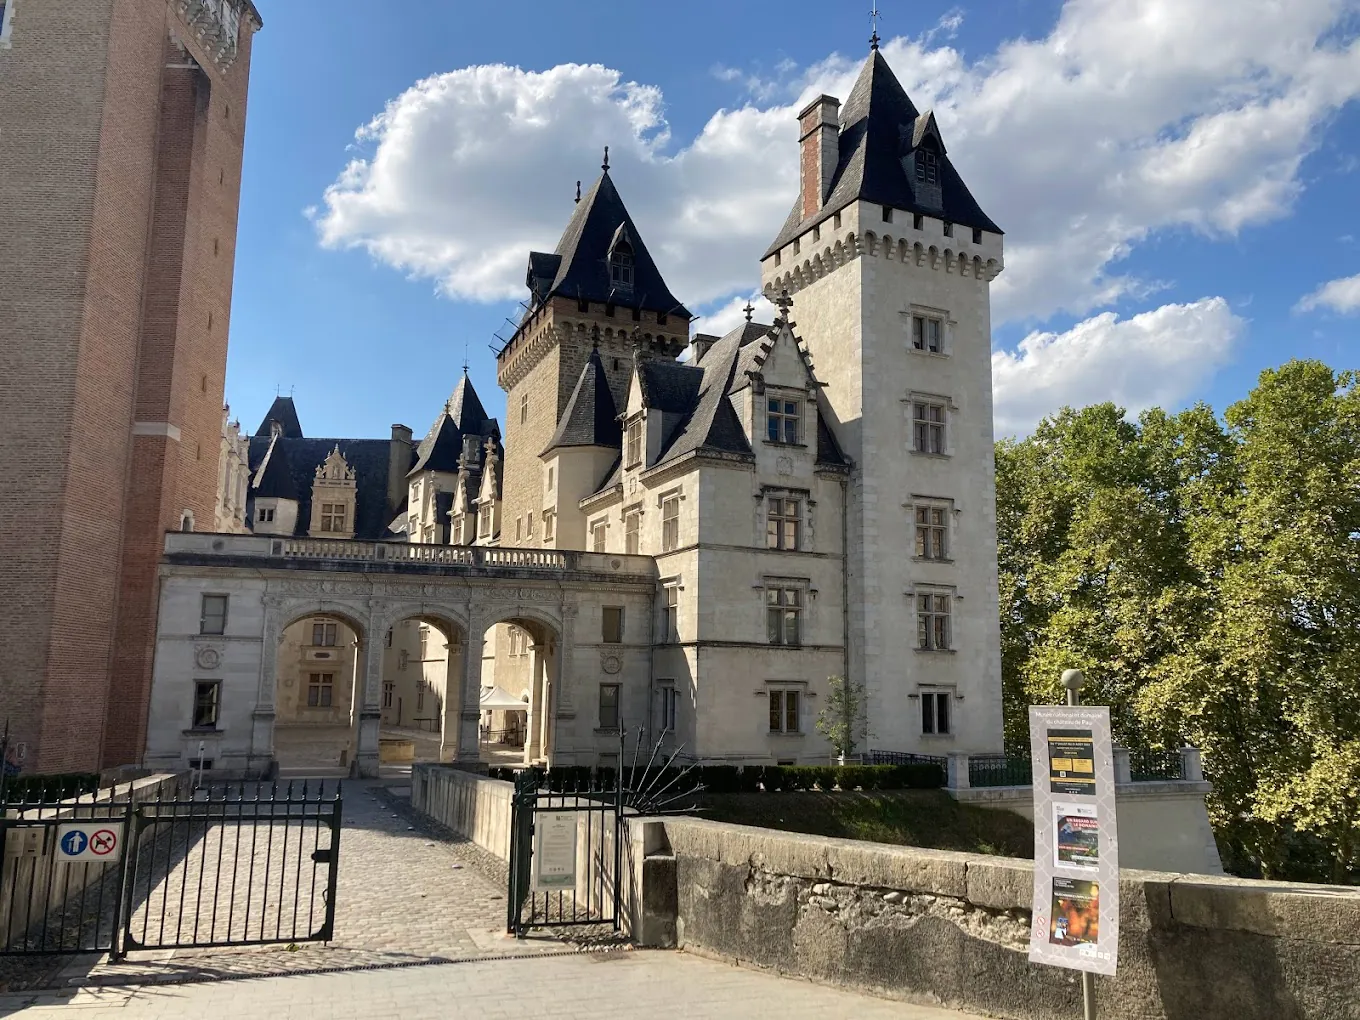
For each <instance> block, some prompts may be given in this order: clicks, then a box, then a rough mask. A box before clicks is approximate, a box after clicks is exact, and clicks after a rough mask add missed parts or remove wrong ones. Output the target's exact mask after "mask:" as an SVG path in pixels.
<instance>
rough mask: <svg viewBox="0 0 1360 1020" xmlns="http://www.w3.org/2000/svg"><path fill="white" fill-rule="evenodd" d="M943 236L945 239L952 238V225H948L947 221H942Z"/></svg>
mask: <svg viewBox="0 0 1360 1020" xmlns="http://www.w3.org/2000/svg"><path fill="white" fill-rule="evenodd" d="M944 236H945V237H953V236H954V224H952V223H950V222H949V221H948V220H945V221H944Z"/></svg>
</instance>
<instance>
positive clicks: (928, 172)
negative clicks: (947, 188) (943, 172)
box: [916, 149, 940, 184]
mask: <svg viewBox="0 0 1360 1020" xmlns="http://www.w3.org/2000/svg"><path fill="white" fill-rule="evenodd" d="M916 179H917V180H918V181H920V182H921V183H922V184H939V183H940V157H939V154H938V153H936V152H935V151H934V150H933V149H918V150H917V151H916Z"/></svg>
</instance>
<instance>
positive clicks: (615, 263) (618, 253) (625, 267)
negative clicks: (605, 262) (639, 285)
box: [609, 241, 633, 290]
mask: <svg viewBox="0 0 1360 1020" xmlns="http://www.w3.org/2000/svg"><path fill="white" fill-rule="evenodd" d="M609 282H610V284H612V285H613V286H615V287H619V288H621V289H624V290H632V289H633V246H632V245H631V244H629V243H628V242H627V241H620V242H619V243H618V244H616V245H615V246H614V250H613V251H612V252H610V253H609Z"/></svg>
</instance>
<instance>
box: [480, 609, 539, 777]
mask: <svg viewBox="0 0 1360 1020" xmlns="http://www.w3.org/2000/svg"><path fill="white" fill-rule="evenodd" d="M560 644H561V631H560V627H559V625H558V624H557V623H556V622H555V621H551V620H550V619H549V618H548V617H547V616H546V615H544V614H539V613H533V612H526V611H524V610H522V609H521V610H518V611H510V612H507V613H506V614H504V615H502V616H500V617H499V618H498V619H496V620H495V621H494V622H492V623H490V624H489V625H488V626H487V627H486V629H485V631H484V632H483V634H482V649H481V653H482V654H481V660H480V670H479V671H478V675H479V680H480V683H479V698H480V704H479V713H478V720H477V731H478V759H479V760H480V761H484V762H486V763H488V764H492V765H509V764H519V763H524V764H533V763H535V762H545V763H550V762H551V761H552V752H553V747H554V744H555V740H556V732H555V726H554V720H555V716H556V710H557V706H558V702H559V700H560V687H561V666H560V663H561V658H562V653H561V647H560ZM482 705H485V706H488V707H486V708H482V707H481V706H482ZM511 705H517V706H522V707H509V706H511ZM459 757H460V758H462V757H463V756H462V755H460V756H459Z"/></svg>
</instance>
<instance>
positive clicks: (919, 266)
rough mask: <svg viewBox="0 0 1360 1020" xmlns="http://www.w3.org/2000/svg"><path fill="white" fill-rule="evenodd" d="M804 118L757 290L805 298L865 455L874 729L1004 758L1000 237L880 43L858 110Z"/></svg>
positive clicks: (853, 524) (866, 71) (822, 364)
mask: <svg viewBox="0 0 1360 1020" xmlns="http://www.w3.org/2000/svg"><path fill="white" fill-rule="evenodd" d="M798 120H799V134H800V143H799V144H800V189H799V196H798V199H797V201H796V202H795V204H794V208H793V210H792V211H791V212H790V214H789V218H788V220H787V221H786V223H785V224H784V228H783V229H782V230H781V231H780V233H779V236H778V237H777V238H776V239H775V241H774V243H773V244H771V245H770V247H769V249H768V250H767V251H766V253H765V255H764V256H763V257H762V260H761V283H762V287H763V289H764V292H765V293H766V295H767V296H769V297H771V298H775V297H777V296H778V295H779V294H780V293H781V292H783V291H787V292H788V293H789V294H790V295H791V296H792V297H793V317H794V318H795V319H796V321H797V326H798V329H797V332H798V334H799V336H801V337H802V338H803V339H804V340H805V341H806V343H807V346H808V349H809V351H810V353H811V356H812V358H813V360H814V363H815V365H816V369H817V375H818V377H819V379H821V380H823V381H824V383H825V386H826V388H825V390H824V391H823V392H824V399H825V402H826V406H827V410H828V411H829V412H830V415H831V417H832V418H833V419H834V421H833V428H834V430H835V433H836V435H837V436H838V437H839V438H840V440H841V442H842V444H843V445H844V448H845V453H846V454H847V455H848V457H849V458H850V459H851V461H852V462H853V473H852V478H851V484H850V489H849V493H848V496H847V499H848V502H849V505H848V507H847V517H848V535H847V538H848V546H847V553H846V559H847V563H846V566H847V572H848V577H849V581H848V586H849V636H850V657H849V661H850V669H851V674H852V677H853V678H854V679H857V680H860V681H862V682H863V683H864V684H865V686H866V688H867V691H868V695H869V712H868V717H869V719H871V720H874V724H873V725H872V726H871V729H877V730H879V731H880V732H882V733H893V734H908V735H910V737H909V738H908V739H907V742H908V746H903V747H894V748H890V749H891V750H902V751H920V752H925V753H935V754H942V753H944V752H945V751H947V750H972V751H987V750H999V749H1000V746H1001V664H1000V636H999V624H998V618H997V561H996V498H995V479H994V467H993V446H992V388H991V312H990V295H989V287H990V283H991V281H992V279H994V278H995V276H996V275H997V273H999V272H1000V271H1001V267H1002V239H1001V231H1000V229H999V228H998V227H997V226H996V224H995V223H993V222H992V221H991V219H990V218H988V216H987V215H986V214H985V213H984V212H983V211H982V209H981V208H980V207H979V205H978V203H977V202H976V201H975V200H974V199H973V196H972V195H971V193H970V192H969V190H968V188H967V187H966V186H965V185H964V183H963V180H962V178H961V177H960V176H959V173H958V171H957V170H956V169H955V168H954V166H953V164H952V162H951V161H950V159H949V156H948V154H947V152H946V149H945V145H944V140H943V137H942V135H941V132H940V129H939V126H938V125H937V123H936V121H935V117H934V116H933V114H931V113H930V112H928V111H927V112H925V113H920V112H918V111H917V109H916V108H915V107H914V106H913V105H912V102H911V100H910V99H909V98H908V97H907V94H906V92H905V91H904V90H903V89H902V86H901V85H900V84H899V83H898V81H897V79H896V77H894V75H893V73H892V70H891V69H890V68H889V67H888V64H887V61H886V60H884V58H883V55H882V54H881V53H880V52H879V51H878V49H877V47H876V46H875V48H874V49H873V51H872V52H871V53H870V55H869V59H868V61H867V62H866V63H865V65H864V68H863V70H862V71H861V73H860V76H859V79H858V80H857V81H856V83H855V85H854V88H853V89H852V90H851V92H850V95H849V97H848V99H847V100H846V102H845V105H844V107H841V104H840V101H839V100H837V99H833V98H831V97H830V96H821V97H819V98H817V99H816V100H814V101H813V102H812V103H810V104H809V105H808V106H807V107H806V108H805V109H804V110H803V111H802V113H801V114H799V118H798ZM871 736H872V735H871ZM871 743H872V740H871Z"/></svg>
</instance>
